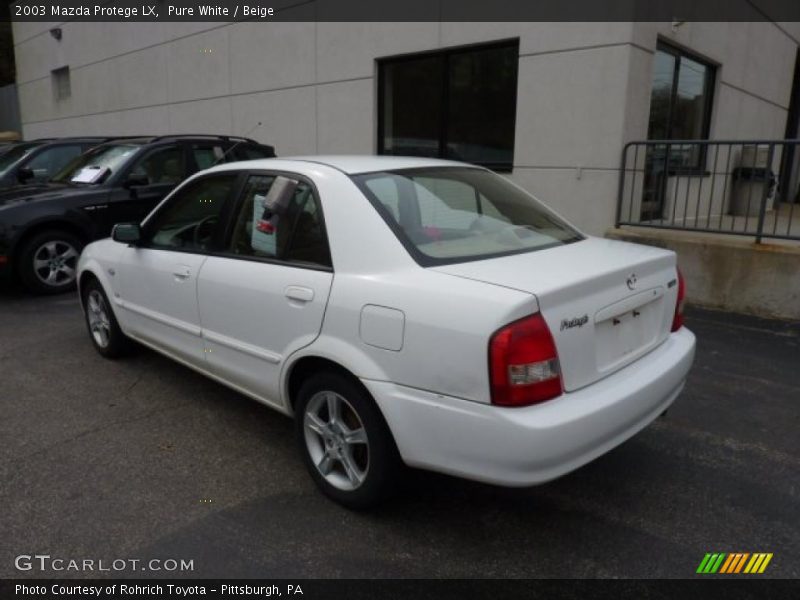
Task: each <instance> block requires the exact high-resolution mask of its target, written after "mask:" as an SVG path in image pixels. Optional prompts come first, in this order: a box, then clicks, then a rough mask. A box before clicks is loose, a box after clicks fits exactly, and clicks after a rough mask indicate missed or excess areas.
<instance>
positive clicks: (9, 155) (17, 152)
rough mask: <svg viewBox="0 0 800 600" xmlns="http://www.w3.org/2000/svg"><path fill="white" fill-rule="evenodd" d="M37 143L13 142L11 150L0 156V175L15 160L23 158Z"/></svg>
mask: <svg viewBox="0 0 800 600" xmlns="http://www.w3.org/2000/svg"><path fill="white" fill-rule="evenodd" d="M37 146H39V144H15V145H14V147H13V148H11V150H9V151H8V152H6V153H5V154H3V155H2V156H0V175H2V174H3V173H5V172H6V171H8V169H9V168H10V167H12V166H13V165H14V164H15V163H16V162H17V161H19V160H21V159H23V158H25V157H26V156H27V155H28V154H29V153H30V152H31V150H33V149H34V148H36V147H37Z"/></svg>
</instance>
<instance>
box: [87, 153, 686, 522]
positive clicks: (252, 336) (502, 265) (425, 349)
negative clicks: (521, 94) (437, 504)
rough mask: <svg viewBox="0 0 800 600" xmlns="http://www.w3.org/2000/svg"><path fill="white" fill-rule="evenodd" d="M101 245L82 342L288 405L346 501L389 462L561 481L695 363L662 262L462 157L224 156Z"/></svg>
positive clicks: (92, 260)
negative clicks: (158, 357)
mask: <svg viewBox="0 0 800 600" xmlns="http://www.w3.org/2000/svg"><path fill="white" fill-rule="evenodd" d="M112 238H113V239H110V240H102V241H99V242H95V243H93V244H90V245H89V246H87V247H86V249H85V250H84V252H83V255H82V256H81V259H80V264H79V273H80V274H79V283H80V294H81V299H82V303H83V307H84V309H85V313H86V321H87V325H88V328H89V332H90V334H91V339H92V341H93V343H94V345H95V346H96V348H97V350H98V351H99V352H100V353H101V354H102V355H104V356H106V357H109V358H113V357H116V356H119V355H121V354H122V353H123V352H124V351H125V350H126V348H127V346H128V345H129V343H130V340H136V341H138V342H140V343H142V344H145V345H147V346H150V347H152V348H154V349H156V350H158V351H159V352H163V353H164V354H166V355H168V356H170V357H172V358H174V359H176V360H178V361H180V362H182V363H184V364H186V365H188V366H190V367H192V368H194V369H197V370H198V371H201V372H202V373H205V374H206V375H208V376H210V377H211V378H213V379H216V380H217V381H220V382H222V383H224V384H226V385H228V386H230V387H232V388H234V389H235V390H238V391H239V392H242V393H243V394H246V395H248V396H251V397H253V398H255V399H257V400H259V401H261V402H263V403H265V404H267V405H269V406H271V407H273V408H275V409H277V410H279V411H281V412H283V413H286V414H288V415H295V417H296V423H297V439H298V442H299V446H300V448H301V451H302V454H303V457H304V460H305V462H306V464H307V466H308V469H309V471H310V473H311V475H312V477H313V478H314V480H315V481H316V483H317V484H318V485H319V487H320V488H321V489H322V491H323V492H325V493H326V494H327V495H328V496H330V497H332V498H333V499H335V500H337V501H338V502H340V503H342V504H345V505H347V506H351V507H364V506H368V505H370V504H373V503H375V502H377V501H378V500H380V499H381V498H382V497H383V496H384V495H385V493H386V492H387V490H389V489H390V488H391V487H392V483H393V482H394V480H395V479H396V471H397V469H399V468H400V467H401V465H402V463H406V464H408V465H412V466H415V467H422V468H426V469H432V470H435V471H442V472H445V473H451V474H455V475H459V476H462V477H467V478H470V479H476V480H480V481H485V482H490V483H495V484H501V485H508V486H524V485H530V484H535V483H540V482H544V481H547V480H550V479H553V478H555V477H558V476H560V475H563V474H564V473H567V472H569V471H572V470H573V469H576V468H577V467H579V466H581V465H583V464H585V463H587V462H589V461H590V460H592V459H594V458H596V457H597V456H599V455H601V454H603V453H605V452H607V451H608V450H610V449H611V448H613V447H615V446H616V445H618V444H620V443H621V442H623V441H624V440H626V439H627V438H629V437H630V436H632V435H634V434H635V433H636V432H638V431H639V430H641V429H642V428H643V427H645V426H646V425H647V424H649V423H650V422H651V421H653V420H654V419H655V418H656V417H657V416H658V415H660V414H662V413H663V412H664V411H665V409H666V408H667V407H668V406H669V405H670V404H671V403H672V402H673V400H674V399H675V397H676V396H677V395H678V394H679V393H680V391H681V389H682V387H683V384H684V380H685V378H686V375H687V372H688V371H689V368H690V366H691V363H692V359H693V356H694V346H695V340H694V336H693V335H692V333H691V332H689V331H688V330H687V329H686V328H685V327H682V303H683V295H684V289H683V281H682V279H681V276H680V273H679V272H678V271H677V268H676V265H675V255H674V254H673V253H672V252H669V251H666V250H661V249H657V248H652V247H646V246H638V245H634V244H628V243H623V242H617V241H611V240H606V239H601V238H594V237H589V236H586V235H583V234H581V233H580V232H579V231H577V230H576V229H575V228H574V227H572V226H570V225H569V224H567V223H566V222H565V221H564V220H563V219H561V218H560V217H558V216H557V215H556V214H555V213H553V212H552V211H550V210H549V209H547V208H546V207H544V206H543V205H542V204H540V203H539V202H538V201H537V200H535V199H534V198H532V197H531V196H529V195H528V194H527V193H525V192H523V191H522V190H521V189H519V188H518V187H516V186H515V185H513V184H511V183H509V182H508V181H507V180H506V179H504V178H503V177H501V176H499V175H495V174H494V173H492V172H490V171H488V170H485V169H482V168H478V167H473V166H469V165H465V164H461V163H456V162H447V161H439V160H429V159H418V158H400V157H344V156H337V157H311V158H296V159H269V160H255V161H249V162H246V163H231V164H227V165H222V166H219V167H215V168H212V169H209V170H207V171H203V172H201V173H199V174H197V175H195V176H194V177H192V178H191V179H189V180H187V181H186V182H185V183H184V184H183V185H181V186H180V187H179V188H177V189H176V190H175V191H174V192H173V193H172V194H170V195H169V196H168V197H167V198H166V199H165V200H164V201H163V202H162V203H161V204H160V205H159V206H158V207H157V208H156V209H155V210H154V211H153V212H152V213H151V214H150V215H149V216H148V217H147V218H146V219H145V220H144V222H143V223H141V225H139V224H133V223H130V224H120V225H117V226H116V228H115V229H114V233H113V236H112Z"/></svg>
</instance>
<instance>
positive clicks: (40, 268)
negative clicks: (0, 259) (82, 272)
mask: <svg viewBox="0 0 800 600" xmlns="http://www.w3.org/2000/svg"><path fill="white" fill-rule="evenodd" d="M82 249H83V242H82V241H81V240H80V238H78V237H77V236H75V235H73V234H72V233H69V232H67V231H60V230H57V229H52V230H48V231H43V232H41V233H37V234H36V235H34V236H33V237H32V238H31V239H29V240H28V241H27V242H25V244H24V245H23V246H22V249H21V251H20V254H19V262H18V263H17V266H18V271H19V275H20V279H21V280H22V283H23V285H24V286H25V288H27V289H28V290H30V291H31V292H36V293H38V294H61V293H63V292H68V291H70V290H72V289H74V288H75V282H76V281H77V276H78V258H79V257H80V254H81V250H82Z"/></svg>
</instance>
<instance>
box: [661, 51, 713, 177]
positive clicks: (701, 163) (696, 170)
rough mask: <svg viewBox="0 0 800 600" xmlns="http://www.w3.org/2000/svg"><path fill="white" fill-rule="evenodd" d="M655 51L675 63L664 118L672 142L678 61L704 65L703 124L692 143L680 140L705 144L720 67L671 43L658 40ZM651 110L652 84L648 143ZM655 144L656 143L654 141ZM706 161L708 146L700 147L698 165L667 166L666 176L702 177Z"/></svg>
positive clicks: (678, 71)
mask: <svg viewBox="0 0 800 600" xmlns="http://www.w3.org/2000/svg"><path fill="white" fill-rule="evenodd" d="M656 52H663V53H665V54H668V55H669V56H670V57H671V58H672V59H673V61H674V70H673V74H672V87H671V90H670V96H669V112H668V115H667V127H666V129H667V136H666V139H667V140H673V133H672V132H673V130H674V120H673V117H674V109H675V104H676V100H677V96H678V83H679V81H680V67H681V58H688V59H689V60H692V61H694V62H696V63H699V64H701V65H703V66H704V67H705V68H706V76H705V81H704V82H703V85H704V87H705V91H706V92H707V93H706V99H705V102H704V103H703V124H702V128H701V134H700V137H698V138H696V139H692V140H682V141H687V142H691V141H707V140H708V139H709V137H710V136H711V119H712V116H713V111H714V99H715V91H716V86H717V70H718V68H719V65H718V64H715V63H713V62H711V61H710V60H708V59H706V58H703V57H702V56H699V55H697V54H695V53H693V52H690V51H688V50H686V49H684V48H682V47H680V46H676V45H674V44H672V43H670V42H667V41H664V40H662V39H659V40H658V41H657V42H656ZM652 109H653V85H652V81H651V83H650V109H649V112H648V124H647V125H648V132H647V139H648V141H652V140H653V138H651V137H650V131H649V129H650V113H651V112H652ZM654 141H658V140H654ZM706 159H707V147H706V146H701V147H700V152H699V153H698V156H697V163H696V164H691V165H685V166H679V167H668V169H667V172H668V174H669V175H678V174H680V175H692V174H694V175H703V174H705V170H706Z"/></svg>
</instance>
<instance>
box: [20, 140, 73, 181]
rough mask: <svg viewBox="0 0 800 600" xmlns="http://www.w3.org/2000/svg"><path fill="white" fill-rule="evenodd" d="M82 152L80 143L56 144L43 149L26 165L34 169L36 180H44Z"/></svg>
mask: <svg viewBox="0 0 800 600" xmlns="http://www.w3.org/2000/svg"><path fill="white" fill-rule="evenodd" d="M81 153H82V152H81V147H80V146H78V145H75V146H55V147H53V148H48V149H47V150H42V151H41V152H40V153H39V154H37V155H36V156H35V157H33V158H32V159H31V161H30V162H29V163H28V164H26V165H25V166H26V167H28V168H29V169H31V171H33V176H34V178H35V179H36V181H44V180H46V179H48V178H50V177H51V176H52V175H53V174H54V173H56V172H57V171H58V170H59V169H61V168H62V167H63V166H64V165H66V164H67V163H68V162H70V161H71V160H73V159H75V158H77V157H78V156H80V155H81Z"/></svg>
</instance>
